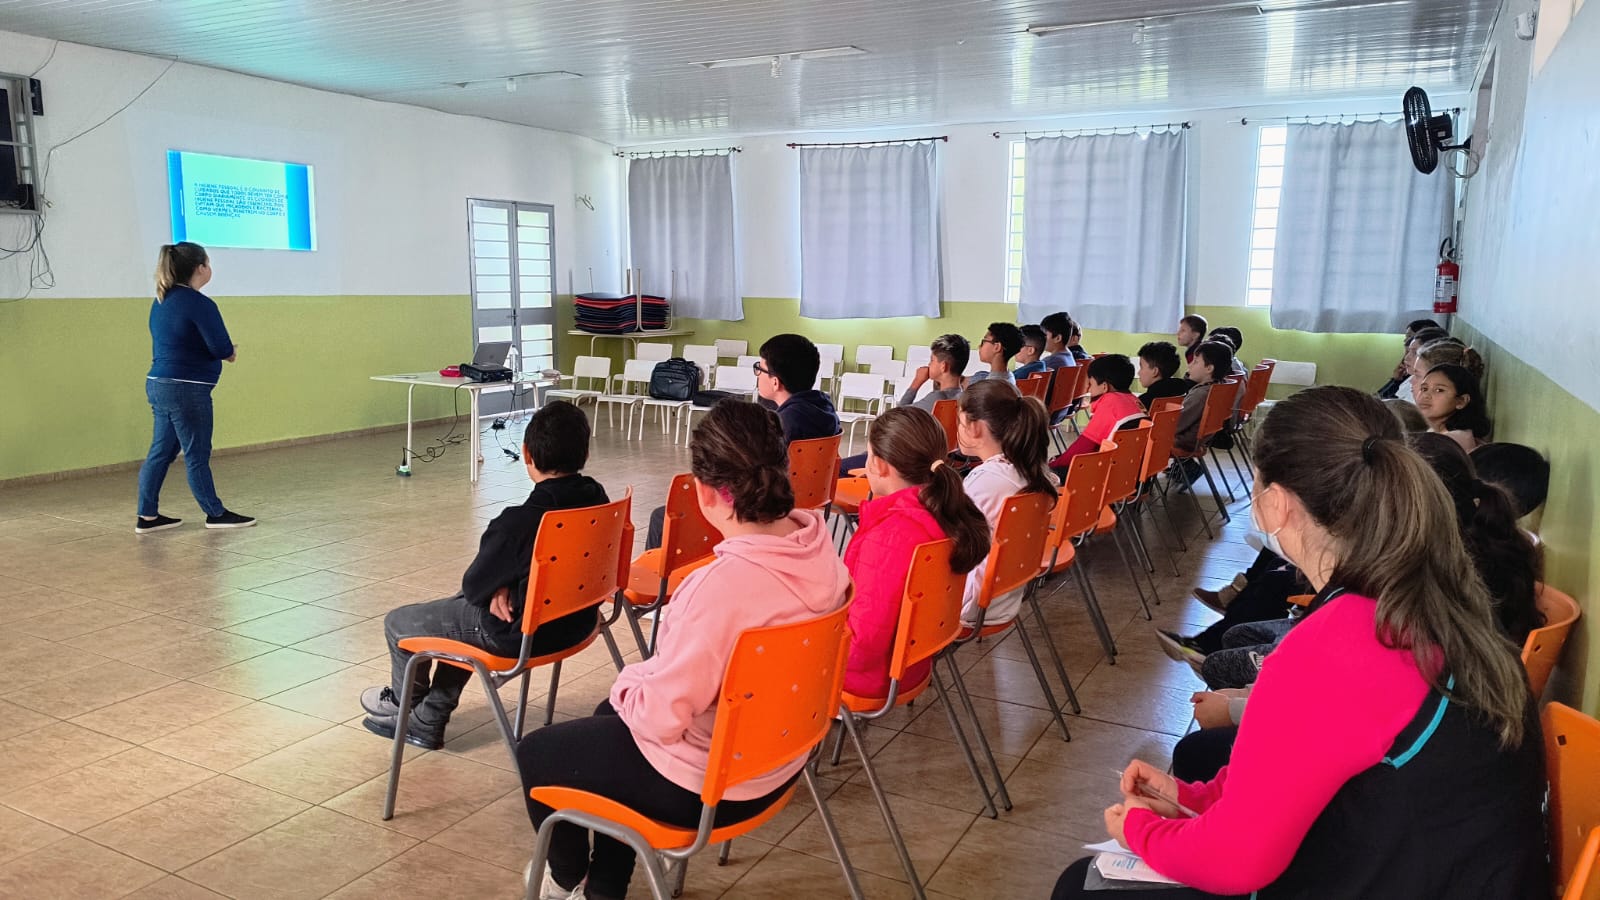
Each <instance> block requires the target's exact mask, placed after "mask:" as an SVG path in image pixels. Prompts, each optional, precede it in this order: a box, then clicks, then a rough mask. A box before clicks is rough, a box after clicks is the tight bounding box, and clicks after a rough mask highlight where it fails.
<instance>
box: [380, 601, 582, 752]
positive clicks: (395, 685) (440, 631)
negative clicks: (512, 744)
mask: <svg viewBox="0 0 1600 900" xmlns="http://www.w3.org/2000/svg"><path fill="white" fill-rule="evenodd" d="M598 615H599V610H598V609H586V610H581V611H579V612H575V613H573V614H572V615H570V616H562V617H561V618H559V619H555V620H553V621H550V622H546V623H544V624H543V625H540V626H539V628H538V629H537V630H536V631H534V633H533V649H532V650H531V651H530V653H529V655H530V656H543V655H545V654H547V653H555V652H556V651H558V650H565V649H566V648H568V647H575V646H577V645H578V644H579V643H581V642H582V641H583V639H584V638H586V637H588V636H589V635H590V634H591V633H592V632H593V631H594V626H595V618H596V616H598ZM383 636H384V638H385V639H386V640H388V642H389V687H390V688H391V689H392V690H393V691H394V695H395V699H397V700H398V699H399V697H400V690H401V688H402V687H403V686H404V685H405V679H406V662H407V660H409V659H411V654H410V653H409V652H407V651H405V650H402V649H400V641H401V639H403V638H410V637H442V638H449V639H450V640H452V641H460V642H462V643H464V644H471V645H472V646H474V647H481V648H483V649H484V650H488V651H489V652H490V653H493V654H495V655H496V656H510V657H513V658H515V657H516V655H517V654H518V653H520V652H521V650H522V632H521V630H520V629H519V628H518V627H517V626H516V625H515V624H512V623H508V622H502V621H500V620H499V619H497V618H495V617H494V616H493V615H492V614H490V612H489V610H488V609H486V608H484V607H482V606H477V605H475V604H473V603H469V602H467V598H466V597H465V596H464V595H462V594H455V595H454V596H450V597H445V598H443V599H440V600H429V601H428V602H426V603H413V604H411V605H409V606H400V607H396V608H395V609H391V610H389V614H388V615H386V616H384V617H383ZM430 668H431V669H432V672H430V671H429V669H430ZM415 674H416V687H415V689H414V690H413V693H412V695H411V696H412V697H413V698H415V700H416V703H417V705H416V707H415V708H414V709H413V713H414V715H415V716H416V718H417V721H418V722H420V723H422V724H423V725H427V726H429V727H432V728H443V727H444V726H445V723H447V722H449V721H450V714H451V713H453V712H455V709H456V706H457V704H459V703H460V702H461V692H462V690H463V689H465V688H466V686H467V682H468V681H470V680H472V673H471V672H469V671H467V670H466V669H462V668H458V667H456V666H452V665H446V664H445V663H442V662H436V663H434V664H433V665H432V666H431V667H430V666H428V665H422V664H419V665H418V666H417V669H416V673H415Z"/></svg>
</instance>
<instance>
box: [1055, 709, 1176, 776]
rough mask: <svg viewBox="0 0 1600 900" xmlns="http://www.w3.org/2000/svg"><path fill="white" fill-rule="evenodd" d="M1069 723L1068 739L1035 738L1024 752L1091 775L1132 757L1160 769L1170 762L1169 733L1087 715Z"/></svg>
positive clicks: (1124, 763) (1125, 763)
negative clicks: (1116, 723)
mask: <svg viewBox="0 0 1600 900" xmlns="http://www.w3.org/2000/svg"><path fill="white" fill-rule="evenodd" d="M1070 724H1071V726H1072V742H1071V743H1065V742H1063V741H1052V740H1042V741H1039V742H1038V743H1036V744H1034V745H1033V749H1032V750H1030V751H1029V752H1028V759H1029V760H1032V761H1034V762H1042V763H1048V764H1050V765H1056V766H1065V767H1066V768H1069V769H1078V770H1079V771H1083V772H1088V773H1090V774H1093V775H1098V774H1100V773H1101V772H1105V773H1107V774H1108V775H1109V774H1110V772H1111V771H1113V770H1119V769H1122V768H1123V767H1125V766H1127V764H1128V762H1129V761H1130V760H1134V759H1142V760H1144V761H1145V762H1148V763H1150V764H1151V765H1153V766H1155V767H1156V768H1158V769H1161V770H1163V771H1164V770H1165V769H1166V768H1167V766H1168V765H1169V764H1170V762H1171V759H1172V745H1173V743H1174V742H1175V741H1174V738H1173V737H1172V735H1169V734H1159V733H1156V732H1153V731H1140V730H1139V729H1137V728H1128V727H1127V726H1125V725H1113V724H1111V723H1110V722H1101V721H1099V720H1097V719H1093V718H1087V717H1075V718H1073V719H1072V720H1071V722H1070Z"/></svg>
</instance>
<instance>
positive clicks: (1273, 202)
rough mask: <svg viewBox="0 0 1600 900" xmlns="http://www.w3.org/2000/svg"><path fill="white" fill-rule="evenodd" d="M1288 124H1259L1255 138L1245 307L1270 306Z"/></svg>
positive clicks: (1246, 258)
mask: <svg viewBox="0 0 1600 900" xmlns="http://www.w3.org/2000/svg"><path fill="white" fill-rule="evenodd" d="M1288 142H1289V126H1288V125H1262V126H1260V128H1259V129H1258V134H1257V136H1256V178H1255V193H1254V194H1253V195H1252V206H1253V207H1254V211H1253V212H1252V214H1251V216H1250V249H1249V251H1248V255H1247V256H1246V257H1245V261H1246V265H1245V305H1247V306H1251V307H1256V308H1270V307H1271V306H1272V265H1273V258H1274V255H1275V251H1276V248H1277V245H1278V206H1279V203H1280V201H1281V200H1282V196H1283V163H1284V154H1285V150H1286V149H1287V145H1288Z"/></svg>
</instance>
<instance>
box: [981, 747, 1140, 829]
mask: <svg viewBox="0 0 1600 900" xmlns="http://www.w3.org/2000/svg"><path fill="white" fill-rule="evenodd" d="M1115 773H1116V770H1115V769H1112V768H1110V767H1107V768H1105V769H1103V770H1101V772H1084V771H1080V770H1078V769H1065V768H1062V767H1060V766H1051V765H1046V764H1045V763H1038V762H1030V761H1028V760H1023V761H1022V762H1021V763H1020V764H1018V766H1017V768H1016V771H1014V772H1012V773H1011V775H1010V777H1008V778H1007V779H1006V788H1007V789H1008V790H1009V791H1010V792H1011V800H1012V802H1013V803H1014V804H1016V805H1015V808H1014V809H1012V810H1011V812H1010V813H1008V814H1006V821H1007V822H1011V823H1012V824H1015V825H1021V826H1024V827H1026V828H1032V829H1034V830H1035V831H1044V832H1048V833H1051V834H1059V835H1061V836H1062V837H1064V838H1075V837H1078V836H1083V837H1090V838H1093V837H1095V835H1097V834H1098V833H1100V832H1102V831H1104V830H1105V816H1104V813H1105V809H1106V807H1108V806H1110V805H1112V804H1113V803H1116V802H1118V801H1119V800H1120V799H1121V795H1120V793H1119V791H1118V789H1117V776H1116V774H1115Z"/></svg>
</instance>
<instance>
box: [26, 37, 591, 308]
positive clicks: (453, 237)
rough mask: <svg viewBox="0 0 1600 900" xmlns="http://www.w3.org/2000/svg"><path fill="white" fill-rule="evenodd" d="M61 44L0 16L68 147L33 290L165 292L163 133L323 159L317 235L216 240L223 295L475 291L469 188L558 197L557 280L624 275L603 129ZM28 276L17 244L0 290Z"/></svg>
mask: <svg viewBox="0 0 1600 900" xmlns="http://www.w3.org/2000/svg"><path fill="white" fill-rule="evenodd" d="M52 43H53V42H51V41H47V40H41V39H38V38H32V37H27V36H23V35H17V34H11V33H7V32H0V60H3V61H4V62H3V63H0V69H3V70H5V71H7V72H10V73H12V74H24V75H25V74H28V73H30V72H33V71H34V70H35V69H37V68H38V67H39V66H40V65H41V64H42V63H44V62H45V60H46V58H49V60H50V61H49V64H48V65H47V66H46V67H45V68H44V69H43V71H41V72H39V74H38V78H39V79H40V80H41V82H42V83H43V94H44V103H45V116H44V117H43V118H40V119H38V120H37V124H38V131H39V135H38V138H37V140H38V144H39V147H40V150H41V154H40V155H41V157H43V156H44V155H45V152H47V151H48V148H50V147H52V146H56V145H58V144H61V145H62V146H61V148H60V149H59V150H57V151H56V152H55V153H54V155H53V157H52V158H51V160H50V163H49V168H48V171H47V177H48V181H47V182H46V185H45V189H46V192H47V199H48V200H49V201H50V207H49V211H48V214H47V216H46V232H45V245H46V248H47V249H48V251H49V255H50V261H51V263H52V264H53V268H54V271H55V279H56V286H55V287H54V289H51V290H47V291H35V292H34V295H33V296H34V297H36V298H49V297H63V298H65V297H123V296H142V295H144V294H146V293H148V292H149V291H150V290H152V288H151V270H152V268H153V265H154V260H155V255H156V248H157V247H158V246H159V245H161V244H163V243H166V242H168V241H170V240H171V238H170V234H171V232H170V225H169V219H168V207H167V184H166V159H165V153H166V151H167V150H168V149H183V150H195V151H202V152H207V153H220V154H226V155H233V156H247V157H256V158H264V159H282V160H290V161H294V162H302V163H309V164H311V165H312V166H314V167H315V170H316V206H317V237H318V249H317V250H316V251H315V252H312V253H295V252H288V251H265V250H227V249H219V250H217V251H216V252H215V253H214V254H213V258H214V262H215V265H216V270H217V275H216V280H215V281H214V282H213V287H212V290H213V291H214V292H215V293H216V294H219V295H233V296H241V295H268V296H278V295H313V296H315V295H339V294H345V295H361V294H369V295H405V294H411V295H429V294H464V293H466V292H467V290H468V284H467V240H466V202H465V201H466V198H468V197H483V198H491V199H503V200H520V201H527V202H536V203H550V204H553V205H554V206H555V208H556V261H557V269H558V273H559V278H558V283H559V288H558V289H559V290H563V291H564V290H568V289H569V287H570V284H571V281H570V280H569V278H570V276H571V275H572V273H577V281H578V283H579V284H580V287H582V288H586V287H587V282H588V275H587V270H588V269H589V268H591V267H592V268H593V269H594V270H595V277H596V281H597V283H599V284H600V285H601V286H602V287H615V285H616V283H617V282H618V281H619V280H620V276H619V274H618V270H619V269H620V262H619V261H618V260H617V259H616V257H615V248H616V246H617V243H616V236H617V233H618V232H617V228H618V224H617V223H618V220H617V216H616V210H617V208H618V201H617V196H618V191H619V190H620V185H619V183H618V181H617V177H616V166H615V165H614V157H612V156H611V155H610V153H611V148H609V147H607V146H605V145H603V144H600V143H598V142H595V141H590V140H587V139H585V138H580V137H576V136H574V135H570V134H561V133H556V132H549V131H543V130H539V129H535V128H526V127H522V126H517V125H507V124H503V123H498V122H491V121H488V120H485V119H476V118H469V117H464V116H452V115H447V114H444V113H439V112H434V111H431V110H423V109H417V108H414V107H408V106H401V105H397V104H392V103H380V102H375V101H370V100H363V99H360V98H356V97H349V96H345V95H341V94H332V93H327V92H323V91H317V90H312V89H309V88H302V87H296V86H292V85H286V84H282V83H279V82H274V81H267V80H265V79H260V78H252V77H248V76H244V75H237V74H234V73H230V72H224V71H220V70H217V69H207V68H202V67H198V66H190V65H185V64H182V63H179V64H177V65H173V66H171V68H170V70H169V69H168V63H167V62H166V61H165V60H159V59H153V58H150V57H144V56H138V55H135V54H129V53H121V52H117V51H110V50H101V49H96V48H92V47H85V46H81V45H76V44H68V43H62V44H61V45H60V46H59V47H56V48H55V50H54V56H53V57H51V56H50V54H51V50H52V46H51V45H52ZM164 70H166V71H165V74H164V75H163V74H162V73H163V71H164ZM158 76H159V81H156V79H157V78H158ZM152 82H154V84H153V86H151V85H152ZM147 86H148V87H149V88H150V89H149V91H148V92H147V93H145V94H144V95H143V96H142V97H140V98H139V99H138V100H137V101H136V102H134V103H133V105H132V106H130V107H129V108H128V109H127V110H126V111H124V112H122V113H120V114H116V115H114V116H113V114H114V113H116V111H117V110H118V108H120V107H122V106H123V105H124V104H126V103H128V102H129V101H130V100H131V99H133V98H134V97H135V96H136V95H137V94H139V92H140V91H142V90H144V89H145V88H146V87H147ZM107 116H113V117H112V118H111V119H110V120H109V121H107V122H106V124H104V125H103V126H101V127H99V128H96V129H95V130H93V131H92V132H89V133H87V134H83V136H82V137H78V138H77V139H75V140H72V141H71V143H70V144H65V143H64V142H66V141H68V140H69V139H72V138H73V137H74V136H75V135H78V134H80V133H81V132H84V131H85V130H86V129H89V128H90V127H92V126H94V125H95V124H96V123H98V122H100V121H101V120H103V119H106V117H107ZM577 194H587V195H591V196H592V197H593V198H594V201H595V203H594V205H595V210H594V211H590V210H589V209H587V208H585V207H583V206H580V205H578V204H576V203H575V202H574V196H575V195H577ZM26 224H27V220H25V219H24V218H23V217H12V216H0V241H3V242H4V244H5V245H6V246H15V243H16V240H17V237H16V234H17V233H18V232H20V230H21V229H22V228H23V227H26ZM25 286H26V272H25V270H24V269H23V268H22V262H21V260H20V259H18V258H13V259H12V260H10V261H8V262H0V297H15V296H18V295H19V294H20V293H21V291H22V290H23V289H24V288H25ZM30 302H32V301H30Z"/></svg>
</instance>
